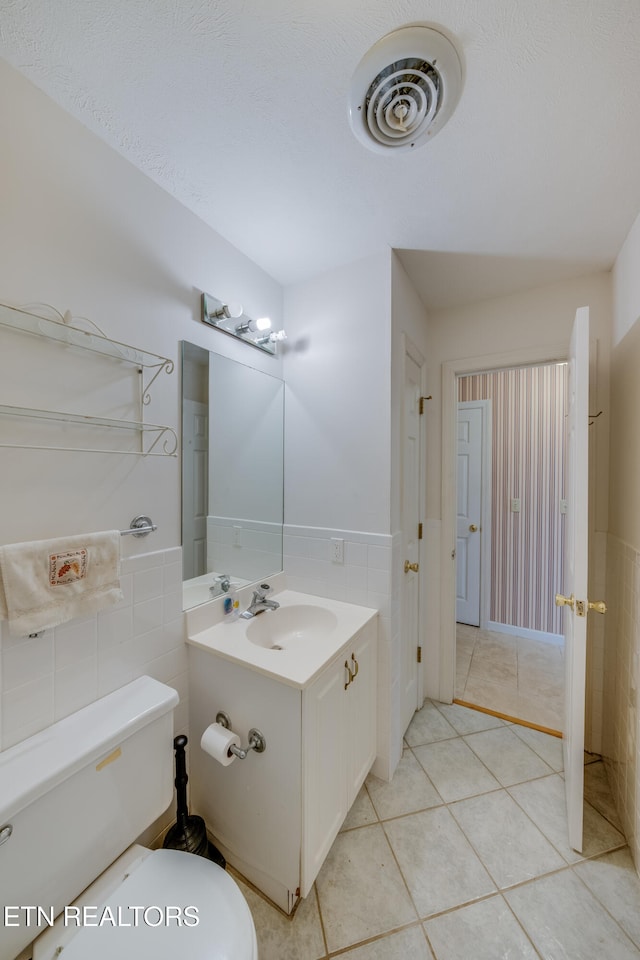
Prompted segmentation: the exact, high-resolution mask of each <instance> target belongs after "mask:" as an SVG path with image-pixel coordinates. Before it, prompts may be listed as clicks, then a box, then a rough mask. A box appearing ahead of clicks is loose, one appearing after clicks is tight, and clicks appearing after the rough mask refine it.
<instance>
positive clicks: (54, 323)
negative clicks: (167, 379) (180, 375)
mask: <svg viewBox="0 0 640 960" xmlns="http://www.w3.org/2000/svg"><path fill="white" fill-rule="evenodd" d="M50 309H51V308H50ZM87 322H89V323H92V321H87ZM0 325H1V326H3V327H9V328H11V329H12V330H19V331H21V332H22V333H29V334H33V335H35V336H40V337H47V338H48V339H49V340H57V341H58V343H63V344H66V345H67V346H70V347H79V348H80V349H81V350H91V351H92V352H93V353H100V354H102V355H103V356H105V357H112V358H113V359H114V360H123V361H124V362H126V363H133V364H135V365H136V366H137V367H139V368H140V370H141V371H142V370H148V371H150V374H151V376H150V379H149V381H148V382H147V384H146V385H143V387H142V403H143V404H144V405H145V406H146V405H147V404H148V403H149V402H150V400H151V397H150V395H149V389H150V387H151V384H152V383H153V382H154V380H155V379H156V377H158V376H159V374H160V373H162V371H163V370H164V371H165V372H166V373H173V368H174V363H173V360H169V359H168V358H167V357H161V356H160V355H159V354H157V353H151V352H149V351H148V350H140V349H139V348H138V347H132V346H130V345H129V344H128V343H121V342H120V341H118V340H111V339H110V337H107V336H106V334H104V333H103V332H102V331H101V330H100V329H99V328H98V327H96V328H95V330H82V329H81V328H80V327H76V326H74V325H73V324H71V323H66V322H65V321H64V320H53V319H51V318H49V317H41V316H38V315H37V314H35V313H30V312H28V311H26V310H21V309H18V308H17V307H10V306H8V305H7V304H5V303H0ZM94 326H95V325H94Z"/></svg>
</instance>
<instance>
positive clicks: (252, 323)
mask: <svg viewBox="0 0 640 960" xmlns="http://www.w3.org/2000/svg"><path fill="white" fill-rule="evenodd" d="M270 326H271V320H270V319H269V317H260V319H258V320H245V321H244V323H239V324H238V326H237V327H236V333H257V332H259V331H264V330H268V329H269V328H270Z"/></svg>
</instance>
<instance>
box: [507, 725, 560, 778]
mask: <svg viewBox="0 0 640 960" xmlns="http://www.w3.org/2000/svg"><path fill="white" fill-rule="evenodd" d="M511 729H512V730H513V732H514V733H515V735H516V736H517V737H520V739H521V740H524V742H525V743H526V744H527V745H528V746H529V747H531V749H532V750H534V751H535V752H536V753H537V754H538V756H539V757H542V759H543V760H544V762H545V763H548V764H549V766H550V767H551V769H552V770H555V771H556V773H559V772H560V771H561V770H563V769H564V760H563V757H562V740H561V738H560V737H552V736H551V734H548V733H542V731H541V730H533V729H532V728H531V727H523V726H521V725H520V724H517V723H514V724H513V725H512V727H511Z"/></svg>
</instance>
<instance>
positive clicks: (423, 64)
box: [349, 26, 462, 152]
mask: <svg viewBox="0 0 640 960" xmlns="http://www.w3.org/2000/svg"><path fill="white" fill-rule="evenodd" d="M461 88H462V68H461V66H460V60H459V59H458V54H457V53H456V50H455V47H454V46H453V44H452V43H451V42H450V41H449V40H448V39H447V38H446V37H445V36H444V34H442V33H440V32H439V31H438V30H434V29H433V28H431V27H424V26H415V27H401V28H400V29H399V30H394V31H393V33H389V34H387V36H386V37H383V38H382V39H381V40H379V41H378V42H377V43H376V44H375V45H374V46H373V47H372V48H371V50H369V52H368V53H367V54H365V56H364V57H363V58H362V60H361V61H360V63H359V65H358V68H357V69H356V72H355V74H354V76H353V80H352V83H351V89H350V94H349V120H350V123H351V126H352V129H353V132H354V133H355V135H356V136H357V137H358V139H359V140H361V141H362V143H364V144H365V146H367V147H369V149H371V150H377V151H385V152H386V151H387V150H388V149H396V150H398V149H401V150H402V149H404V150H411V149H415V147H417V146H419V145H421V144H423V143H426V141H427V140H428V139H429V138H432V137H434V136H435V135H436V133H437V132H438V131H439V130H441V129H442V127H443V126H444V124H445V123H446V121H447V120H448V119H449V117H450V116H451V114H452V113H453V110H454V108H455V106H456V104H457V102H458V100H459V98H460V91H461Z"/></svg>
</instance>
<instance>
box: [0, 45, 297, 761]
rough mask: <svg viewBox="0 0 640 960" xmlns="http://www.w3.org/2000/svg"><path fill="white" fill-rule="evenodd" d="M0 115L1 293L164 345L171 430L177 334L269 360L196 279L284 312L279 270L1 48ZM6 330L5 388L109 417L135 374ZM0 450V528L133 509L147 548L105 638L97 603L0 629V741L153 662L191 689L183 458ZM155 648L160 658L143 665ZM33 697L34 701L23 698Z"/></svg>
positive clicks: (12, 535)
mask: <svg viewBox="0 0 640 960" xmlns="http://www.w3.org/2000/svg"><path fill="white" fill-rule="evenodd" d="M0 116H2V138H3V148H2V151H0V204H1V210H2V219H1V220H0V300H1V301H4V302H6V303H9V304H20V303H23V304H24V303H34V302H42V301H44V302H46V303H49V304H53V305H55V306H56V307H58V308H59V309H60V310H61V311H64V310H66V309H67V308H69V309H70V310H71V311H72V312H73V313H74V314H75V315H80V316H88V317H90V318H92V319H93V320H95V321H96V322H97V323H98V324H99V325H100V326H101V327H102V328H103V329H104V330H105V331H106V332H107V333H108V335H110V336H111V337H113V338H115V339H118V340H123V341H125V342H129V343H133V344H134V345H135V346H140V347H146V348H147V349H150V350H152V351H154V352H157V353H160V354H163V355H166V356H167V357H170V358H171V359H173V360H174V361H175V362H176V370H175V372H174V373H173V374H172V375H171V376H166V375H164V374H163V375H162V377H161V378H160V379H159V380H158V381H157V382H156V384H155V386H154V388H153V398H152V403H151V406H150V407H149V408H148V409H147V410H146V411H145V418H146V419H147V420H149V421H155V422H158V423H167V424H169V425H171V426H172V427H173V428H174V429H176V430H178V429H179V411H180V372H179V363H178V360H179V341H180V340H181V339H186V340H191V341H193V342H194V343H197V344H200V345H201V346H204V347H207V348H209V349H215V350H217V351H219V352H221V353H225V354H226V355H227V356H231V357H232V358H233V359H237V360H240V361H242V362H243V363H251V364H254V365H256V366H260V367H261V368H262V369H266V370H268V371H270V372H273V373H276V374H279V373H280V372H281V363H280V361H279V360H278V359H274V358H271V357H269V356H267V355H266V354H263V353H261V352H260V351H258V350H255V349H252V348H250V347H248V346H247V345H245V344H242V343H239V342H236V341H234V340H233V339H232V338H230V337H228V336H225V335H224V334H222V333H218V332H217V331H215V330H212V329H211V328H210V327H208V326H205V325H204V324H202V323H201V322H200V320H199V316H200V291H202V290H205V291H207V292H209V293H212V294H214V295H215V296H218V297H220V298H223V299H227V298H228V299H230V300H231V299H233V300H240V301H242V302H243V305H244V308H245V311H246V312H247V313H248V314H249V315H252V316H259V315H264V314H269V315H270V316H271V317H272V319H273V321H274V324H275V325H276V326H278V327H279V326H281V325H282V324H281V321H282V291H281V288H280V286H279V285H278V284H277V283H276V282H275V281H274V280H272V279H271V278H270V277H268V276H267V275H266V274H265V273H264V272H263V271H262V270H260V269H259V268H258V267H257V266H256V265H255V264H253V263H252V262H251V261H250V260H248V259H247V258H246V257H245V256H243V255H242V254H241V253H240V252H239V251H238V250H236V249H235V248H234V247H232V246H231V245H230V244H229V243H227V242H226V241H225V240H224V239H223V238H222V237H220V236H219V235H217V234H216V233H214V232H213V231H212V230H211V229H209V228H208V227H207V226H205V224H204V223H202V222H201V221H200V220H199V219H198V218H197V217H195V216H194V215H193V214H192V213H190V212H189V211H188V210H186V209H185V208H184V207H182V206H181V205H180V204H179V203H178V202H176V201H175V200H173V199H172V198H171V197H170V196H169V195H168V194H166V193H164V192H163V191H162V190H161V189H160V188H159V187H157V186H156V185H155V184H153V183H152V182H151V181H150V180H148V179H147V178H146V177H145V176H143V175H142V174H141V173H140V172H139V171H137V170H136V169H135V168H134V167H133V166H132V165H131V164H130V163H128V162H127V161H125V160H124V159H123V158H122V157H120V156H119V155H118V154H117V153H115V152H114V151H113V150H111V149H110V148H108V147H107V146H105V145H104V144H103V143H102V142H101V141H100V140H99V139H98V138H97V137H96V136H94V135H93V134H92V133H90V132H88V131H87V130H86V129H84V128H83V127H82V126H81V125H80V124H79V123H78V122H77V121H76V120H74V119H73V118H72V117H70V116H69V115H68V114H66V113H65V112H64V111H62V110H61V109H60V108H59V107H57V106H56V105H54V104H53V103H52V102H51V101H50V100H49V99H48V98H47V97H45V96H44V95H43V94H42V93H41V92H40V91H38V90H37V89H36V88H35V87H33V86H32V85H31V84H29V83H28V82H27V81H26V80H25V79H24V78H23V77H22V76H21V75H20V74H18V73H17V72H16V71H14V70H12V69H11V68H10V67H9V66H8V65H6V64H5V63H2V62H0ZM0 340H1V345H0V355H1V356H2V358H3V360H2V362H3V366H2V376H1V378H0V402H2V403H11V402H16V401H15V400H13V401H12V398H13V397H16V396H20V397H21V399H22V400H23V402H24V398H25V397H26V398H27V400H28V405H29V406H32V407H39V406H43V405H45V404H50V405H51V406H52V407H54V409H55V408H58V409H62V410H64V409H65V404H66V402H67V401H68V400H70V398H72V400H73V403H74V404H78V406H79V405H80V404H81V403H82V402H83V401H84V403H85V406H86V407H87V412H93V413H95V414H99V413H100V412H101V409H100V408H101V406H102V405H104V407H105V408H107V409H108V410H109V412H111V413H112V415H113V411H114V410H117V409H118V408H119V407H121V406H122V407H127V408H128V407H129V406H130V405H131V399H132V398H131V389H130V387H131V383H130V374H129V373H126V374H124V373H123V372H122V370H121V365H119V364H115V366H114V365H111V366H109V367H108V369H109V371H110V372H109V373H104V378H103V380H101V381H100V383H99V384H98V383H95V382H94V383H91V382H88V383H87V382H85V383H84V385H83V386H82V387H81V389H76V390H73V389H72V387H73V380H72V379H70V378H73V377H74V371H75V372H76V373H78V372H80V373H83V372H84V371H85V367H86V363H85V362H84V361H83V360H82V358H80V361H79V364H80V365H79V366H78V367H75V366H74V364H73V363H70V358H66V357H65V359H64V361H62V360H61V359H60V354H59V350H58V354H56V353H55V349H56V347H55V344H54V345H53V350H52V351H51V358H50V359H49V360H45V357H44V354H43V349H44V345H42V344H40V343H39V342H38V341H36V340H34V339H33V338H31V337H28V336H19V335H17V334H16V335H6V336H5V334H4V332H3V331H0ZM54 356H55V359H52V358H53V357H54ZM63 373H64V376H63V375H62V374H63ZM56 380H57V383H56ZM45 381H46V382H45ZM83 391H85V392H86V396H83ZM89 408H90V409H89ZM9 428H10V426H9V424H8V421H4V422H3V423H2V424H0V432H1V434H2V436H6V434H7V431H8V430H9ZM25 429H26V427H25ZM67 433H68V430H67V431H65V432H64V435H65V436H66V435H67ZM50 436H51V439H52V440H53V441H54V442H55V440H56V439H58V440H60V439H61V438H62V436H63V428H61V427H59V426H58V427H56V426H52V427H51V430H50ZM74 436H75V434H74ZM0 456H1V463H2V470H1V479H0V484H1V493H2V496H1V497H0V543H9V542H18V541H22V540H33V539H40V538H48V537H55V536H59V535H66V534H74V533H81V532H87V531H90V530H101V529H111V528H119V529H123V528H125V527H128V526H129V522H130V520H131V518H132V517H133V516H135V515H136V514H139V513H148V514H149V515H151V516H152V518H153V520H154V521H155V522H156V523H157V524H158V531H157V533H155V534H152V535H151V536H150V537H149V538H147V539H146V540H134V539H133V538H132V537H126V538H123V542H122V548H123V553H124V555H125V557H133V556H134V555H136V554H142V553H146V552H148V551H151V552H152V557H151V558H147V560H144V561H139V562H140V563H143V568H141V572H142V573H143V575H142V576H140V577H138V578H137V580H136V578H135V576H134V573H136V572H138V567H137V566H135V563H137V562H138V561H137V560H132V561H131V562H132V563H134V567H133V568H131V571H129V572H131V573H132V580H131V583H132V592H131V594H130V595H129V597H128V606H127V608H126V612H124V613H121V614H119V616H120V617H121V618H123V622H122V623H121V625H120V627H119V633H118V634H117V635H116V636H115V638H114V636H113V631H112V630H111V627H110V626H109V625H108V624H105V623H103V626H102V627H100V622H99V621H98V620H97V619H96V618H93V619H90V620H89V621H86V622H83V627H84V629H85V633H86V641H83V637H82V635H81V633H80V634H79V633H78V632H77V631H75V632H73V631H72V632H73V637H72V638H71V639H70V638H69V635H68V631H65V630H64V629H61V630H60V631H58V630H56V631H54V632H53V633H52V634H47V635H45V638H44V640H43V642H42V643H40V644H32V645H29V644H28V643H26V642H24V643H23V642H21V641H18V642H17V643H14V642H12V641H9V640H8V638H7V634H6V631H2V635H1V637H0V643H1V645H2V657H1V661H0V674H1V677H0V685H1V689H2V711H1V723H2V725H3V727H4V731H5V735H4V736H3V735H2V733H1V731H0V737H1V740H0V742H1V743H2V745H3V746H7V745H9V743H12V742H15V740H16V737H17V738H18V739H19V738H20V737H23V736H27V735H29V734H30V733H33V732H35V729H38V728H40V727H42V726H46V725H47V724H48V723H51V722H52V720H53V719H54V718H55V719H59V718H60V717H63V716H65V715H66V714H67V713H69V712H71V711H72V710H75V709H77V707H78V706H80V705H82V703H83V702H88V701H89V700H91V699H95V698H96V697H97V696H100V695H102V694H103V693H105V692H108V691H109V689H113V688H114V687H115V686H118V685H121V684H122V683H124V682H126V680H127V679H130V678H131V677H132V674H133V675H138V673H140V672H144V670H145V669H150V670H151V672H153V670H154V669H156V668H157V672H158V676H160V678H161V679H163V680H169V681H171V680H172V679H175V681H176V686H178V687H179V689H180V690H181V692H183V693H186V684H184V683H183V680H184V676H185V674H184V670H185V666H184V662H183V652H181V651H183V650H184V646H183V643H182V635H181V631H182V616H181V614H180V606H179V583H177V582H176V571H177V567H178V565H179V555H178V556H176V552H175V548H176V547H177V546H178V545H179V543H180V461H179V457H177V458H175V459H163V460H159V459H149V460H143V459H140V458H137V457H131V456H119V455H117V454H110V455H97V454H88V453H82V454H74V453H55V452H51V453H45V452H38V451H33V450H16V449H3V450H2V451H0ZM144 564H146V565H147V566H144ZM158 566H159V567H162V568H163V569H164V571H165V576H164V580H163V577H162V576H160V575H159V574H158V573H157V570H156V572H155V573H153V572H151V573H149V572H147V567H150V569H151V570H152V571H153V569H154V568H155V567H158ZM125 570H128V568H126V567H125ZM167 571H169V573H170V576H169V573H168V572H167ZM167 577H169V579H167ZM136 583H137V586H136ZM165 594H166V596H165ZM140 604H142V606H140ZM165 607H166V609H163V608H165ZM136 608H138V612H137V614H136V613H135V610H136ZM113 612H114V613H115V611H113ZM107 619H108V618H107ZM74 623H75V622H74ZM74 629H75V628H74ZM167 654H171V658H170V660H168V661H167V660H164V661H162V662H158V663H156V665H155V667H154V668H152V667H150V664H153V663H154V661H159V660H161V658H163V657H165V656H166V655H167ZM172 671H173V672H172ZM39 698H40V700H41V702H42V709H37V710H36V711H35V712H34V711H33V709H32V707H33V704H34V703H36V702H37V701H38V699H39ZM180 716H181V717H184V716H186V714H184V712H183V713H182V714H180ZM34 724H35V726H34Z"/></svg>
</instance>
